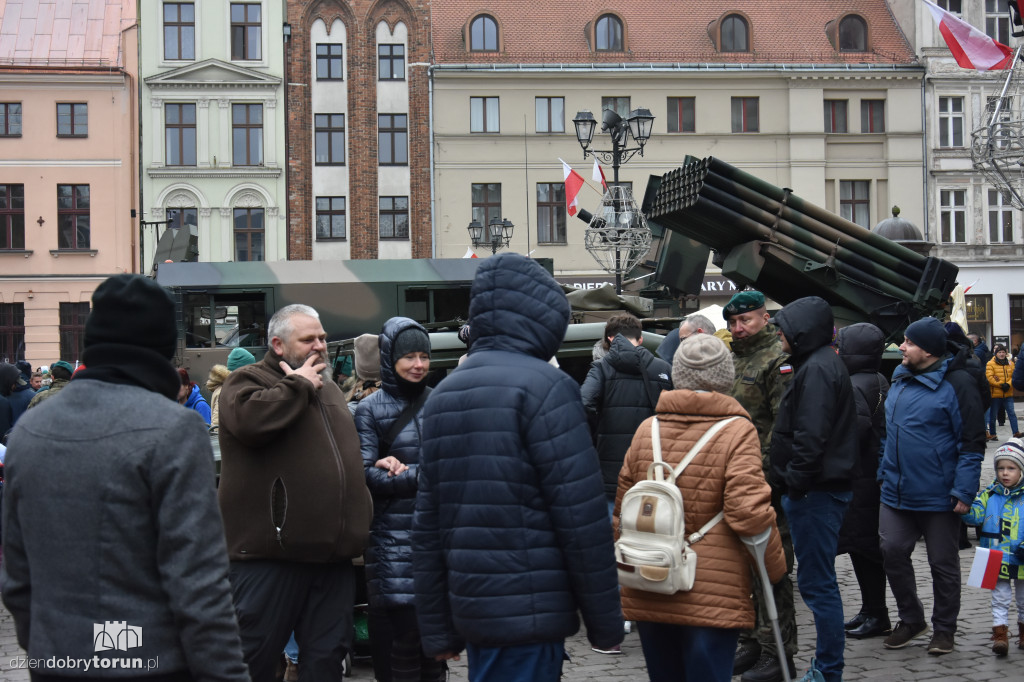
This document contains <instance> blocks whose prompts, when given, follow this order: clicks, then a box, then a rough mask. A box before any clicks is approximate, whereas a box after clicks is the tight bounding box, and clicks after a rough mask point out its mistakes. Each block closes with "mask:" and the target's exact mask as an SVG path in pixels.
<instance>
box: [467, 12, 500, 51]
mask: <svg viewBox="0 0 1024 682" xmlns="http://www.w3.org/2000/svg"><path fill="white" fill-rule="evenodd" d="M469 49H470V50H471V51H472V52H497V51H498V22H497V21H495V20H494V17H492V16H488V15H486V14H481V15H480V16H478V17H477V18H475V19H473V23H471V24H470V25H469Z"/></svg>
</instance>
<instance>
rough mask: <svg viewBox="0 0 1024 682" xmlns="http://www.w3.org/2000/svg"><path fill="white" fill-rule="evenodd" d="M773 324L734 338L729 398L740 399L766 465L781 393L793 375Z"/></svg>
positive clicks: (787, 356)
mask: <svg viewBox="0 0 1024 682" xmlns="http://www.w3.org/2000/svg"><path fill="white" fill-rule="evenodd" d="M775 332H776V328H775V326H774V325H771V324H766V325H765V326H764V329H762V330H761V331H759V332H757V333H756V334H754V335H753V336H748V337H746V338H744V339H737V338H733V340H732V352H733V363H734V364H735V366H736V379H735V380H734V381H733V385H732V397H733V398H736V400H738V401H739V403H740V405H742V406H743V409H745V410H746V411H747V412H748V413H750V420H751V421H752V422H754V426H755V427H756V428H757V437H758V439H760V441H761V461H762V462H763V463H764V465H765V467H766V468H767V466H768V452H769V450H770V449H771V444H772V430H773V429H774V427H775V417H776V415H777V414H778V411H779V403H780V402H781V401H782V393H783V392H784V391H785V390H786V385H787V384H788V383H789V382H790V380H791V379H792V378H793V367H792V365H790V363H789V355H787V354H786V353H784V352H783V351H782V341H780V340H779V337H778V336H777V335H776V333H775Z"/></svg>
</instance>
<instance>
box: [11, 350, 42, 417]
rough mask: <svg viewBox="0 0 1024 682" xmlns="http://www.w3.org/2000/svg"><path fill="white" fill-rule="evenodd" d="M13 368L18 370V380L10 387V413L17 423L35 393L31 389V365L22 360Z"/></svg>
mask: <svg viewBox="0 0 1024 682" xmlns="http://www.w3.org/2000/svg"><path fill="white" fill-rule="evenodd" d="M14 366H15V367H16V368H17V370H18V379H17V381H15V382H14V385H13V386H12V387H11V395H10V398H9V399H10V401H11V412H12V413H13V415H14V422H15V423H17V422H18V417H20V416H21V415H22V414H24V413H25V410H27V409H28V404H29V403H30V402H32V398H33V397H34V396H35V394H36V392H35V389H33V388H32V365H30V364H29V363H27V362H26V361H24V360H19V361H18V362H17V363H15V365H14Z"/></svg>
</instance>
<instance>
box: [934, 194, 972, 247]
mask: <svg viewBox="0 0 1024 682" xmlns="http://www.w3.org/2000/svg"><path fill="white" fill-rule="evenodd" d="M939 223H940V228H939V231H940V234H939V238H940V239H941V241H942V243H944V244H966V243H967V190H965V189H942V190H939Z"/></svg>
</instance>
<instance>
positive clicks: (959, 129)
mask: <svg viewBox="0 0 1024 682" xmlns="http://www.w3.org/2000/svg"><path fill="white" fill-rule="evenodd" d="M937 4H938V5H940V6H941V7H942V8H943V9H946V10H947V11H950V12H952V13H954V14H956V15H958V16H959V17H960V18H961V19H963V20H964V21H966V22H967V23H969V24H972V25H973V26H975V27H977V28H978V29H979V30H981V31H984V32H986V33H987V34H988V35H990V36H991V37H993V38H995V39H996V40H998V41H1000V42H1002V43H1003V44H1006V45H1010V46H1011V47H1016V46H1017V45H1019V44H1020V41H1021V40H1022V39H1021V38H1015V37H1013V36H1012V35H1010V17H1009V13H1008V11H1007V8H1006V3H1005V2H994V1H986V2H961V0H938V2H937ZM892 7H893V11H894V14H895V15H896V18H897V19H898V20H899V21H900V23H901V25H902V26H903V28H904V32H905V33H906V35H907V36H908V38H910V39H911V41H912V43H913V45H914V47H915V48H916V50H917V52H918V54H919V56H920V60H921V63H922V65H924V66H925V68H926V69H927V77H926V79H925V87H924V98H923V101H922V107H923V109H924V118H925V137H924V139H925V146H926V152H925V154H926V156H925V165H926V168H927V175H926V180H927V194H928V203H927V205H928V211H927V213H926V214H925V215H924V216H923V217H922V219H921V220H920V222H918V221H916V220H914V221H913V222H915V223H916V224H917V226H918V227H919V228H920V229H921V230H922V232H923V233H924V237H925V239H927V240H928V241H930V242H934V243H935V244H936V248H935V251H934V255H937V256H939V257H941V258H945V259H947V260H950V261H952V262H954V263H956V264H957V265H958V266H960V278H959V281H960V283H961V284H963V285H965V286H968V285H971V284H973V285H974V286H972V287H971V290H970V292H969V293H968V295H967V304H968V306H967V310H968V324H969V325H970V327H971V331H974V332H977V333H979V334H981V335H982V336H984V337H985V338H986V339H987V341H988V345H989V346H990V347H991V345H992V342H993V341H995V340H996V339H1006V340H1009V341H1010V344H1011V346H1013V347H1018V346H1020V345H1021V343H1022V342H1024V235H1022V230H1024V221H1022V218H1024V216H1022V212H1021V211H1020V210H1018V209H1015V208H1013V207H1012V206H1011V205H1010V203H1009V201H1008V200H1007V198H1006V197H1005V196H1004V195H1003V194H1002V193H1001V192H1000V191H999V188H998V187H997V186H995V185H993V184H992V183H991V182H989V181H987V180H986V179H985V177H984V175H983V174H982V173H981V172H979V171H976V170H974V166H973V164H972V161H971V132H972V131H973V130H975V129H977V128H978V127H980V126H981V125H982V122H983V121H986V120H987V117H986V114H985V108H986V105H987V104H988V102H989V100H990V98H993V97H996V96H998V95H999V92H1000V90H1001V89H1002V87H1003V84H1004V81H1005V78H1006V72H1005V71H1002V70H994V71H988V72H982V71H975V70H973V69H963V68H961V67H959V66H957V64H956V62H955V61H954V60H953V57H952V55H951V53H950V51H949V47H948V46H947V45H946V42H945V41H944V40H943V38H942V36H941V34H940V33H939V30H938V26H937V25H936V23H935V21H934V19H933V18H932V15H931V13H930V12H929V11H928V9H927V8H926V7H925V6H924V4H923V3H922V2H920V0H892ZM1020 66H1021V65H1018V69H1019V68H1020ZM1018 77H1019V76H1018ZM1016 88H1017V89H1018V91H1019V88H1020V86H1019V85H1017V86H1016ZM1012 92H1013V89H1011V94H1012ZM1022 106H1024V102H1021V101H1020V100H1019V99H1016V101H1015V103H1014V104H1013V105H1011V110H1010V111H1009V113H1008V115H1009V116H1010V117H1012V118H1013V119H1014V120H1017V121H1020V120H1021V119H1022V118H1024V111H1022V110H1021V107H1022Z"/></svg>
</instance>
